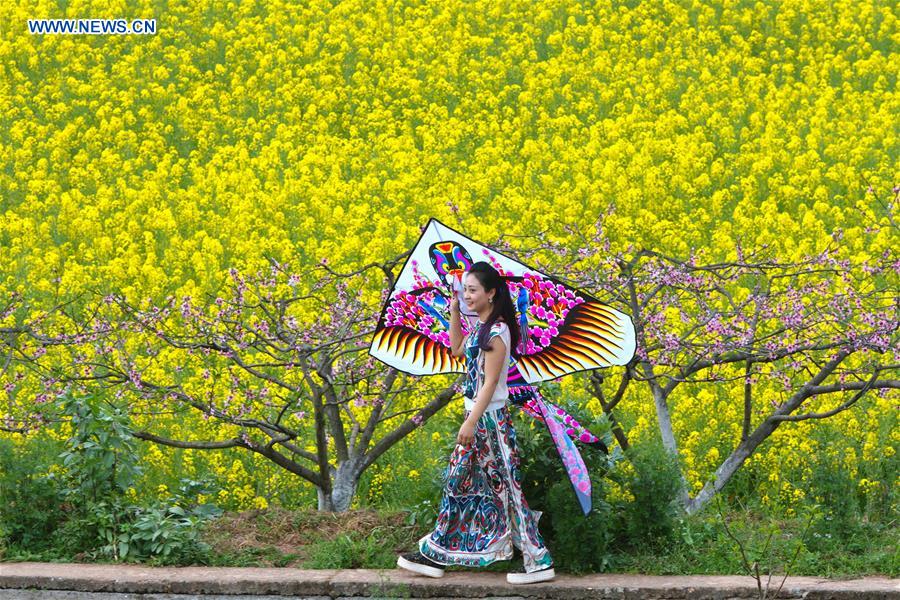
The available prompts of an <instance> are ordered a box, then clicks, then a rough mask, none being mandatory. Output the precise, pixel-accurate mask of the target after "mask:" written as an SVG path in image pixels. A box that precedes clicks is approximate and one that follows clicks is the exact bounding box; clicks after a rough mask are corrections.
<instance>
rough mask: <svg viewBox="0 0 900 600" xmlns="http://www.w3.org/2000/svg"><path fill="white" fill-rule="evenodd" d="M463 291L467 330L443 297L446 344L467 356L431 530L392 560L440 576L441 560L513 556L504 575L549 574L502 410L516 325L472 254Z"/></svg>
mask: <svg viewBox="0 0 900 600" xmlns="http://www.w3.org/2000/svg"><path fill="white" fill-rule="evenodd" d="M464 285H465V287H464V290H463V297H464V300H465V303H466V305H467V307H468V308H469V309H470V311H472V312H475V313H477V314H478V321H477V323H476V324H475V326H474V327H473V329H472V331H471V332H470V334H469V336H468V337H467V338H465V339H464V338H463V334H462V328H461V326H460V312H459V301H458V298H457V297H456V295H454V297H453V299H452V300H451V301H450V347H451V351H452V352H453V355H454V356H465V358H466V382H465V390H464V392H463V395H464V396H465V420H464V422H463V424H462V426H461V427H460V428H459V433H458V434H457V438H456V439H457V445H456V448H455V449H454V451H453V453H452V454H451V456H450V464H449V466H448V467H447V472H446V475H447V476H446V483H445V485H444V493H443V497H442V499H441V505H440V511H439V513H438V518H437V522H436V524H435V528H434V530H433V531H432V532H431V533H429V534H428V535H426V536H425V537H423V538H422V539H421V540H419V551H418V552H412V553H409V554H404V555H402V556H400V557H399V558H398V559H397V566H398V567H400V568H403V569H406V570H409V571H412V572H414V573H419V574H421V575H427V576H429V577H442V576H443V575H444V566H445V565H463V566H467V567H483V566H485V565H488V564H490V563H492V562H494V561H498V560H508V559H510V558H512V555H513V546H515V547H517V548H519V549H520V550H521V552H522V557H523V565H522V566H521V567H519V568H518V569H517V570H513V571H512V572H510V573H508V574H507V576H506V578H507V581H508V582H510V583H535V582H538V581H548V580H550V579H553V578H554V576H555V573H554V570H553V566H552V565H553V560H552V559H551V557H550V553H549V552H548V551H547V547H546V546H545V545H544V540H543V538H542V537H541V534H540V532H539V531H538V526H537V522H538V519H539V518H540V513H539V512H536V511H532V510H530V509H529V508H528V503H527V502H526V501H525V497H524V495H523V494H522V487H521V473H520V471H519V456H518V451H517V449H516V432H515V429H514V428H513V424H512V421H511V419H510V415H509V409H508V406H507V401H508V398H509V394H508V391H507V386H506V375H507V370H508V369H509V364H510V357H516V358H518V351H517V349H516V348H517V346H518V344H519V330H518V325H517V323H516V313H515V308H514V307H513V303H512V299H511V298H510V295H509V288H508V287H507V285H506V281H505V280H504V279H503V278H502V277H501V276H500V274H499V273H498V272H497V270H496V269H494V267H492V266H491V265H490V264H488V263H486V262H483V261H481V262H477V263H475V264H473V265H472V268H471V269H470V270H469V271H467V272H466V275H465V277H464Z"/></svg>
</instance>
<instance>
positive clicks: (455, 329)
mask: <svg viewBox="0 0 900 600" xmlns="http://www.w3.org/2000/svg"><path fill="white" fill-rule="evenodd" d="M459 319H460V315H459V298H458V297H457V296H456V294H453V297H451V298H450V354H452V355H453V356H462V355H463V354H464V353H465V348H463V343H464V341H465V340H464V339H463V333H462V325H461V324H460V320H459Z"/></svg>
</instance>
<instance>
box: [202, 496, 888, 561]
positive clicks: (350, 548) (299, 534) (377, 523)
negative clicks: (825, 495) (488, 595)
mask: <svg viewBox="0 0 900 600" xmlns="http://www.w3.org/2000/svg"><path fill="white" fill-rule="evenodd" d="M727 516H728V522H729V527H730V529H731V531H732V532H733V533H734V535H735V537H736V538H738V539H739V540H740V541H741V543H742V544H743V545H744V547H745V550H746V553H747V556H748V559H749V560H750V562H751V563H752V562H753V561H754V560H758V561H759V563H760V569H761V572H763V573H768V572H769V570H771V571H772V572H773V573H783V572H784V568H785V566H786V565H788V564H789V563H790V562H791V560H792V557H793V556H794V553H795V552H797V555H796V556H797V557H796V560H795V561H794V564H793V566H792V567H791V568H790V574H791V575H809V576H825V577H833V578H837V577H840V578H848V577H860V576H866V575H870V576H875V575H882V576H887V577H896V576H897V575H898V550H897V529H896V524H895V523H893V522H890V523H886V524H884V523H882V524H876V523H866V522H861V523H859V524H858V527H857V528H855V529H853V530H852V532H851V533H849V534H846V535H844V536H831V537H829V534H828V533H827V528H823V526H819V527H813V528H811V529H809V530H806V525H807V523H806V522H805V521H804V520H803V519H800V518H793V519H787V518H784V519H772V518H770V517H765V516H761V515H759V514H758V513H756V512H754V511H734V512H730V513H729V514H728V515H727ZM409 521H410V519H409V514H408V513H406V512H403V511H377V510H374V509H363V510H352V511H348V512H346V513H319V512H317V511H314V510H299V511H298V510H293V511H292V510H286V509H280V508H269V509H266V510H264V511H250V512H243V513H231V514H226V515H224V516H223V517H221V518H219V519H217V520H215V521H213V522H211V523H210V524H209V525H208V526H207V529H206V531H205V532H204V541H206V542H207V543H208V544H210V546H212V552H211V555H210V561H209V564H211V565H216V566H242V567H243V566H259V567H297V568H307V569H348V568H367V569H392V568H394V565H395V563H396V557H397V554H398V553H400V552H408V551H410V550H412V549H414V548H415V543H416V541H417V540H418V539H419V538H420V537H421V536H422V535H425V534H426V533H427V532H428V531H429V530H430V527H431V525H432V524H431V523H418V524H414V525H410V524H409ZM720 521H721V520H720V517H719V516H718V515H716V514H714V513H713V512H712V511H710V512H709V513H706V514H704V515H698V516H696V517H691V518H689V519H684V520H682V521H681V527H680V528H679V531H678V532H677V534H676V537H675V539H672V540H669V541H667V542H664V543H662V542H660V543H657V544H655V545H654V544H636V545H635V548H637V549H635V550H629V551H622V552H621V553H617V554H615V555H613V556H612V557H611V558H612V560H611V564H612V567H611V570H612V571H615V572H619V573H643V574H653V575H676V574H677V575H692V574H698V575H699V574H744V573H745V570H744V567H743V564H742V561H741V558H740V552H739V550H738V547H737V545H736V543H735V542H734V540H733V539H732V538H730V537H729V536H728V535H727V534H726V532H725V530H724V528H723V527H722V524H721V522H720ZM822 525H827V523H825V524H822ZM804 532H805V535H803V534H804ZM767 540H768V542H767ZM798 547H799V551H797V549H798ZM551 551H552V548H551ZM508 566H509V563H508V562H506V561H501V562H498V563H495V564H493V565H490V566H489V567H488V568H487V569H485V570H488V571H505V570H506V569H507V567H508ZM451 570H454V568H451Z"/></svg>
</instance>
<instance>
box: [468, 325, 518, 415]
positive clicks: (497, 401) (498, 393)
mask: <svg viewBox="0 0 900 600" xmlns="http://www.w3.org/2000/svg"><path fill="white" fill-rule="evenodd" d="M478 324H479V325H484V322H483V321H482V320H481V319H478ZM495 337H499V338H500V340H501V341H502V342H503V346H504V347H505V349H506V353H505V354H506V359H505V360H504V361H503V367H502V368H501V369H500V378H499V379H498V380H497V387H496V388H495V389H494V395H493V396H492V397H491V402H490V404H488V406H487V408H486V409H485V410H496V409H498V408H500V407H502V406H506V402H507V400H508V399H509V388H507V386H506V378H507V375H508V374H509V358H510V348H509V347H510V336H509V327H508V326H507V324H506V323H504V322H503V321H496V322H495V323H494V324H493V325H492V326H491V333H490V337H489V338H488V341H489V342H490V340H492V339H493V338H495ZM468 342H469V343H471V345H473V346H474V345H475V344H476V343H477V338H476V336H471V335H470V339H469V340H468ZM484 355H485V352H484V351H480V352H479V356H478V378H477V383H476V386H475V393H474V394H473V396H472V398H468V397H464V400H465V408H466V410H472V409H473V408H475V398H477V397H478V391H479V390H480V389H481V384H482V383H483V382H484Z"/></svg>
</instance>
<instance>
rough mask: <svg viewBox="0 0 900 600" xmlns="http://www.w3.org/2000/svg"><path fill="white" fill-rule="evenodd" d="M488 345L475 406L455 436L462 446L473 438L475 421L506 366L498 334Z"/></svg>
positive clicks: (485, 407)
mask: <svg viewBox="0 0 900 600" xmlns="http://www.w3.org/2000/svg"><path fill="white" fill-rule="evenodd" d="M490 346H491V351H490V352H485V355H484V383H482V384H481V389H480V390H478V395H477V396H476V397H475V406H473V407H472V410H471V411H470V412H469V417H468V418H467V419H466V420H465V422H464V423H463V424H462V427H460V428H459V434H457V436H456V441H457V442H459V443H460V444H462V445H463V446H468V445H469V444H470V443H471V442H472V440H474V439H475V423H477V422H478V419H480V418H481V415H483V414H484V411H485V410H487V407H488V404H490V403H491V398H493V396H494V391H496V389H497V384H498V383H500V373H501V371H502V369H503V367H504V366H507V367H508V365H504V364H503V363H504V361H505V359H506V344H505V343H504V342H503V340H502V339H501V338H500V336H495V337H493V338H491V343H490Z"/></svg>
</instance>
